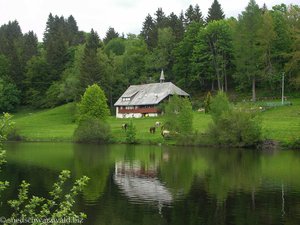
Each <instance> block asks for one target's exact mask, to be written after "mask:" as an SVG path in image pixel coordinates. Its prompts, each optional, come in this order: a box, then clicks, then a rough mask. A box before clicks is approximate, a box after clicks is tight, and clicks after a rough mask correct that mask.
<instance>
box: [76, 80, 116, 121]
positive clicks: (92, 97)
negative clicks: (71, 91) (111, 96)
mask: <svg viewBox="0 0 300 225" xmlns="http://www.w3.org/2000/svg"><path fill="white" fill-rule="evenodd" d="M106 102H107V99H106V97H105V94H104V92H103V90H102V89H101V88H100V87H99V86H98V85H97V84H93V85H92V86H88V87H87V89H86V91H85V92H84V95H83V96H82V98H81V101H80V102H79V104H78V112H79V121H84V120H86V119H89V118H96V119H100V120H102V121H106V120H107V118H108V116H109V115H110V112H109V108H108V106H107V103H106Z"/></svg>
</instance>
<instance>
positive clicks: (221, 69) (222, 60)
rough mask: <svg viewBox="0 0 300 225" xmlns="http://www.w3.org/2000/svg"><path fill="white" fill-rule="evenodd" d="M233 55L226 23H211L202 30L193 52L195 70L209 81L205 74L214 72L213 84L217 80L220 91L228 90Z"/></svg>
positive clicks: (228, 28) (229, 31)
mask: <svg viewBox="0 0 300 225" xmlns="http://www.w3.org/2000/svg"><path fill="white" fill-rule="evenodd" d="M232 55H233V46H232V37H231V30H230V26H229V25H228V23H227V22H226V21H224V20H222V21H213V22H210V23H209V24H208V25H207V26H206V27H205V28H203V29H201V30H200V32H199V36H198V41H197V43H196V44H195V46H194V52H193V62H194V68H195V70H198V71H197V73H199V74H201V75H202V77H204V79H208V80H210V77H207V75H206V77H205V73H207V71H214V74H213V77H212V82H214V80H217V84H218V90H224V89H225V90H227V74H228V70H229V68H230V67H231V65H230V64H231V61H232V58H233V56H232ZM209 67H211V69H209Z"/></svg>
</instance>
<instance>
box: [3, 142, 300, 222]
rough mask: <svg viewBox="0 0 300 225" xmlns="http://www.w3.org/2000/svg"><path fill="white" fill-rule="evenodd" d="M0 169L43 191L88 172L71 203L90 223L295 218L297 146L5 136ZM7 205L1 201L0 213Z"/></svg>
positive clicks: (299, 194)
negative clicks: (11, 139)
mask: <svg viewBox="0 0 300 225" xmlns="http://www.w3.org/2000/svg"><path fill="white" fill-rule="evenodd" d="M4 147H5V149H6V150H7V161H8V163H7V165H6V166H5V167H4V168H3V171H2V173H1V174H0V178H1V180H8V181H9V182H10V188H9V189H8V190H6V191H5V192H4V193H3V195H4V196H3V199H2V201H3V202H5V201H7V200H8V199H13V198H15V197H16V195H17V189H18V185H19V184H20V183H21V181H22V180H26V181H28V182H30V184H31V187H30V192H31V193H34V194H35V195H43V196H46V195H47V193H48V192H49V191H51V190H52V185H53V183H54V182H55V181H56V179H57V176H58V175H59V173H60V171H61V170H64V169H68V170H70V171H71V172H72V176H73V177H72V178H73V179H74V180H75V179H76V178H79V177H81V176H83V175H86V176H88V177H90V178H91V180H90V181H89V183H88V186H87V188H86V189H85V190H84V192H83V193H82V194H81V195H80V196H79V197H78V201H77V204H76V206H75V209H76V211H82V212H85V213H86V214H87V215H88V219H87V220H85V222H84V224H91V225H104V224H107V225H117V224H119V225H159V224H172V225H173V224H174V225H175V224H176V225H185V224H197V225H222V224H226V225H227V224H228V225H231V224H232V225H239V224H240V225H246V224H249V225H254V224H263V225H269V224H270V225H271V224H274V225H275V224H278V225H279V224H289V225H299V224H300V152H299V151H298V152H297V151H292V150H290V151H258V150H242V149H211V148H187V147H171V146H139V145H137V146H132V145H108V146H101V145H78V144H70V143H8V144H6V145H5V146H4ZM8 214H9V209H8V208H7V206H5V204H2V206H0V217H1V216H7V215H8Z"/></svg>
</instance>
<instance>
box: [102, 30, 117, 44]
mask: <svg viewBox="0 0 300 225" xmlns="http://www.w3.org/2000/svg"><path fill="white" fill-rule="evenodd" d="M118 37H120V35H119V33H118V32H116V31H115V29H114V28H113V27H109V28H108V30H107V32H106V36H105V38H104V39H103V42H104V44H107V43H108V42H109V41H110V40H112V39H114V38H118Z"/></svg>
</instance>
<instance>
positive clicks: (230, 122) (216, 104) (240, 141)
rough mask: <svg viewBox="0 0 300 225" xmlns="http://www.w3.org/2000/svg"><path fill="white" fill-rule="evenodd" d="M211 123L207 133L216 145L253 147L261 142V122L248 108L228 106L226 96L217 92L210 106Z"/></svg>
mask: <svg viewBox="0 0 300 225" xmlns="http://www.w3.org/2000/svg"><path fill="white" fill-rule="evenodd" d="M211 114H212V119H213V123H212V124H211V126H210V127H209V130H208V133H209V135H210V136H211V138H212V139H213V140H214V141H215V142H216V143H218V144H221V145H229V146H254V145H256V144H258V142H259V141H261V138H262V137H261V134H262V128H261V122H260V121H259V120H258V119H257V115H256V113H255V112H253V111H251V109H249V108H245V109H244V108H242V107H240V108H237V107H233V106H232V105H230V103H229V101H228V99H227V97H226V95H225V94H224V93H223V92H219V93H218V95H217V96H216V97H215V98H213V100H212V104H211Z"/></svg>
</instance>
